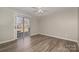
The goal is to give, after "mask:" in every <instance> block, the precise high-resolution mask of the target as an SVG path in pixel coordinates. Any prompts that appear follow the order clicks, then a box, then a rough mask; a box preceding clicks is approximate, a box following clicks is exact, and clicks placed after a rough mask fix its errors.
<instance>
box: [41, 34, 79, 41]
mask: <svg viewBox="0 0 79 59" xmlns="http://www.w3.org/2000/svg"><path fill="white" fill-rule="evenodd" d="M40 34H42V35H46V36H50V37H55V38H59V39H63V40H69V41H73V42H77V43H78V41H77V40H73V39H69V38H64V37H60V36H55V35H49V34H43V33H40Z"/></svg>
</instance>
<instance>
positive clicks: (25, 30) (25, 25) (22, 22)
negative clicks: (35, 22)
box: [16, 16, 29, 39]
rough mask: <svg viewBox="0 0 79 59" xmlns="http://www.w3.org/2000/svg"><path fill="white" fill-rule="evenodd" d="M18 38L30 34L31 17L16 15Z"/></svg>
mask: <svg viewBox="0 0 79 59" xmlns="http://www.w3.org/2000/svg"><path fill="white" fill-rule="evenodd" d="M16 31H17V38H18V39H24V37H26V36H28V35H29V19H28V18H26V17H20V16H17V17H16Z"/></svg>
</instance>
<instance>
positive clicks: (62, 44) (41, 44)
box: [0, 34, 79, 52]
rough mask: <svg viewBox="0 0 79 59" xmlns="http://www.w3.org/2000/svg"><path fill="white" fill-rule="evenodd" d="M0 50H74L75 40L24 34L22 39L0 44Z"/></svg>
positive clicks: (76, 46) (75, 48)
mask: <svg viewBox="0 0 79 59" xmlns="http://www.w3.org/2000/svg"><path fill="white" fill-rule="evenodd" d="M0 51H1V52H76V51H79V50H78V45H77V43H76V42H71V41H66V40H62V39H58V38H54V37H49V36H44V35H40V34H39V35H35V36H32V37H31V38H30V37H29V36H26V37H25V38H24V40H23V39H17V40H15V41H12V42H9V43H5V44H1V45H0Z"/></svg>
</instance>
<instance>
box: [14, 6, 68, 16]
mask: <svg viewBox="0 0 79 59" xmlns="http://www.w3.org/2000/svg"><path fill="white" fill-rule="evenodd" d="M66 8H67V7H42V10H44V11H45V12H44V13H43V14H42V15H41V16H45V15H49V14H51V13H54V12H56V11H59V10H61V9H66ZM13 9H16V10H19V11H23V12H24V13H27V14H29V15H31V16H40V15H39V14H38V13H36V12H37V9H36V8H35V7H14V8H13Z"/></svg>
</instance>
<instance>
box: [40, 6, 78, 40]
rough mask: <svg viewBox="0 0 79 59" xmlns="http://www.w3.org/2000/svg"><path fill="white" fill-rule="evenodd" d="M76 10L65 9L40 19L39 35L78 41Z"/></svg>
mask: <svg viewBox="0 0 79 59" xmlns="http://www.w3.org/2000/svg"><path fill="white" fill-rule="evenodd" d="M77 16H78V15H77V8H69V9H68V8H67V10H66V9H65V10H61V11H59V12H57V13H54V14H52V15H50V16H47V17H43V18H40V33H41V34H44V35H48V36H52V37H57V38H62V39H66V40H72V41H77V40H78V35H77V34H78V27H77V26H78V22H77Z"/></svg>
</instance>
